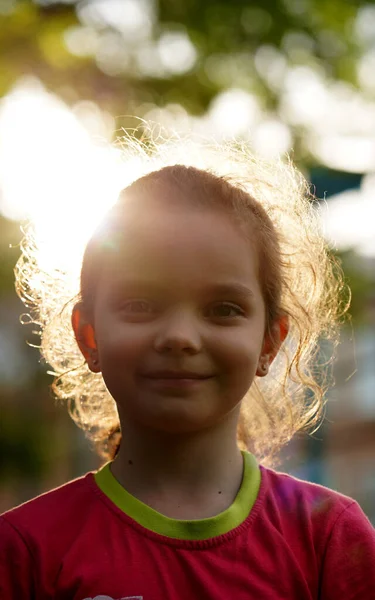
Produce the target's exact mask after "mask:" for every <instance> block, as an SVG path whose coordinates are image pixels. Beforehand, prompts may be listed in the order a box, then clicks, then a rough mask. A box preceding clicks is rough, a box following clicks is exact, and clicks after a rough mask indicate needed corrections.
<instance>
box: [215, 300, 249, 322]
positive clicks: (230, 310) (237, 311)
mask: <svg viewBox="0 0 375 600" xmlns="http://www.w3.org/2000/svg"><path fill="white" fill-rule="evenodd" d="M209 315H210V317H214V318H222V319H230V318H233V317H242V316H244V311H243V309H242V308H241V307H240V306H237V304H232V303H230V302H220V303H218V304H214V305H213V306H211V307H210V309H209Z"/></svg>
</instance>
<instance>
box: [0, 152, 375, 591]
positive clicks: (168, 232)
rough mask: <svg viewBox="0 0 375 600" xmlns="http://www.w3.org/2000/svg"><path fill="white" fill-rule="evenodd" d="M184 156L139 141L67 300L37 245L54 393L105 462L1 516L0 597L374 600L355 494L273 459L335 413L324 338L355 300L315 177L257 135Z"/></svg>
mask: <svg viewBox="0 0 375 600" xmlns="http://www.w3.org/2000/svg"><path fill="white" fill-rule="evenodd" d="M129 147H130V151H131V152H134V149H135V151H136V152H137V149H138V150H141V151H142V152H143V150H142V147H141V146H140V145H139V147H137V144H136V143H135V142H134V141H132V142H131V144H130V146H128V148H129ZM181 148H182V151H183V152H185V155H186V156H191V157H193V158H190V160H189V161H187V160H186V158H185V159H182V158H181V157H180V156H179V155H178V151H179V150H181ZM172 152H173V158H172V159H170V160H169V159H168V158H165V157H164V163H165V164H164V167H163V168H161V167H162V163H159V164H158V163H154V162H153V160H154V158H153V157H152V156H151V157H147V156H146V155H145V154H144V157H143V158H144V160H145V161H146V171H148V173H146V174H144V175H143V176H142V177H139V178H138V179H136V180H135V181H134V182H133V183H132V184H131V185H129V186H127V188H126V189H125V190H124V191H123V192H122V193H121V195H120V198H119V200H118V202H117V203H116V204H115V206H114V207H113V208H112V209H111V210H110V211H109V212H108V214H107V216H106V218H105V219H104V221H103V223H102V224H101V226H100V227H99V228H98V229H97V231H96V232H95V233H94V234H93V236H92V238H91V239H90V241H89V242H88V244H87V247H86V250H85V254H84V258H83V263H82V269H81V275H80V294H79V297H78V298H76V299H75V300H74V302H73V304H69V303H68V304H66V297H65V295H64V293H63V292H61V298H60V296H56V292H55V291H54V288H53V287H52V286H51V282H50V281H48V285H47V284H46V285H45V289H44V290H40V289H37V288H36V284H35V281H37V278H35V272H37V269H38V266H37V259H36V258H35V257H34V258H35V260H30V255H29V254H28V252H30V250H29V246H28V244H27V240H26V242H25V244H24V258H23V259H21V261H20V263H19V265H18V269H17V278H18V289H19V290H21V289H23V290H26V293H27V295H28V298H29V299H30V297H33V298H34V302H35V303H36V305H37V308H38V322H39V323H40V324H41V325H42V327H43V328H44V331H43V336H42V351H43V354H44V357H45V358H46V360H47V361H48V362H49V363H50V364H52V366H53V367H54V369H55V373H56V375H57V380H56V382H55V391H56V393H57V394H58V395H59V396H60V397H63V398H67V399H69V403H70V404H69V407H70V412H71V415H72V417H73V418H74V419H75V421H76V422H77V423H78V424H79V425H80V426H81V427H83V428H84V429H86V430H87V431H88V434H89V435H90V436H91V439H92V440H94V441H95V442H96V443H97V444H98V445H99V447H100V448H101V452H102V454H103V455H105V456H106V458H107V461H108V462H107V463H106V464H105V465H104V467H102V468H101V469H99V470H98V471H97V472H96V473H88V474H87V475H85V476H84V477H81V478H79V479H76V480H75V481H72V482H70V483H68V484H66V485H63V486H62V487H60V488H58V489H56V490H53V491H51V492H49V493H47V494H44V495H42V496H40V497H39V498H36V499H34V500H32V501H30V502H27V503H25V504H24V505H22V506H20V507H18V508H15V509H13V510H11V511H9V512H7V513H5V514H4V515H3V516H2V518H1V520H0V557H1V558H0V592H1V593H0V597H1V599H2V600H31V599H33V600H36V599H37V600H52V599H55V600H92V599H96V600H99V599H100V600H120V599H121V600H130V599H131V598H132V599H139V600H140V599H143V600H162V599H163V600H166V599H169V600H172V599H176V600H177V599H178V600H192V599H207V600H210V599H212V600H219V599H223V600H224V599H225V600H227V599H228V598H230V599H236V600H249V599H272V600H277V599H280V600H281V599H283V600H284V599H288V600H293V599H294V600H318V599H319V600H342V599H345V600H349V599H350V600H354V599H357V600H369V599H370V598H375V533H374V530H373V528H372V526H371V525H370V523H369V521H368V520H367V518H366V517H365V515H364V514H363V512H362V511H361V509H360V508H359V506H358V505H357V504H356V502H354V501H353V500H351V499H350V498H347V497H345V496H343V495H340V494H338V493H336V492H333V491H331V490H328V489H326V488H324V487H321V486H317V485H314V484H310V483H307V482H303V481H299V480H297V479H295V478H293V477H291V476H288V475H285V474H281V473H277V472H275V471H273V470H271V469H270V468H267V467H266V466H264V465H265V463H266V461H267V460H268V461H269V460H270V459H271V458H272V457H274V456H275V454H276V451H277V450H278V449H279V448H280V447H281V446H282V445H283V444H285V443H286V442H287V441H288V440H289V439H290V438H291V436H292V435H293V433H295V432H296V431H298V430H301V429H303V428H306V427H307V426H308V425H309V424H313V423H314V422H315V421H316V419H317V417H318V416H319V414H320V413H321V409H322V405H323V400H322V399H323V393H324V382H323V381H322V376H321V371H322V366H321V365H319V364H318V359H317V342H318V340H321V339H323V338H324V337H326V338H332V339H333V336H334V334H335V331H336V329H335V326H336V325H337V322H338V319H339V317H340V315H341V314H342V313H343V312H344V310H345V309H344V308H342V306H341V304H340V300H339V298H340V297H341V290H342V287H343V284H342V277H341V276H340V273H339V270H338V269H337V268H336V267H335V265H334V263H333V261H332V259H331V258H330V257H329V255H328V253H327V251H326V249H325V245H324V242H323V239H322V237H321V235H320V233H319V229H318V226H317V217H316V212H315V209H314V207H313V206H312V204H311V202H310V200H309V199H308V186H307V184H306V183H305V181H304V180H303V178H302V176H301V175H299V174H298V173H297V172H296V171H295V170H294V169H293V167H292V166H291V165H283V164H282V163H281V162H278V163H276V164H275V165H268V164H266V163H265V162H263V161H261V160H258V159H255V158H254V157H252V156H251V155H250V154H249V152H248V151H247V150H246V147H244V146H239V145H235V144H231V145H227V146H226V147H225V148H221V149H219V151H218V152H217V151H216V152H215V151H214V150H213V149H212V148H207V149H206V154H204V156H205V157H206V158H205V160H206V162H202V161H201V160H200V158H199V156H198V158H197V156H196V155H194V154H193V153H191V151H190V150H189V149H187V150H186V145H184V146H181V145H180V146H178V145H177V146H176V147H172ZM163 153H164V155H165V154H166V148H165V147H163V148H161V149H159V155H163ZM207 157H208V158H207ZM219 158H221V159H224V165H225V168H223V169H221V166H220V164H219V162H218V160H219ZM182 163H184V164H182ZM155 164H156V166H157V167H158V168H156V169H155V168H154V166H155ZM194 165H195V166H194ZM197 167H199V168H197ZM201 167H203V168H201ZM230 173H231V174H232V175H231V176H229V175H230ZM72 218H74V215H72ZM31 245H32V244H31V242H30V248H31ZM55 275H56V277H57V276H58V273H57V272H56V273H55ZM60 275H61V274H60ZM33 276H34V278H33ZM40 280H41V279H39V281H40ZM33 282H34V283H33ZM59 283H60V284H61V281H60V282H59ZM33 285H34V287H33ZM59 289H60V290H61V285H60V288H59ZM53 301H56V302H57V305H56V304H55V305H53ZM59 301H60V302H61V306H59V305H58V302H59ZM63 304H65V309H64V310H60V309H61V308H62V305H63ZM69 306H72V310H71V311H70V309H69ZM69 311H70V312H71V323H72V329H73V331H74V338H75V340H76V342H75V341H74V339H73V335H71V333H70V331H69V329H68V328H67V327H66V323H65V322H64V319H65V318H66V316H67V315H69ZM58 316H59V318H60V320H61V325H60V326H59V324H58ZM69 319H70V316H69ZM76 343H77V344H76ZM78 347H79V350H80V352H81V353H82V355H83V357H84V359H85V363H84V364H82V363H81V362H80V360H79V358H78V352H79V351H78ZM307 390H308V391H309V395H308V396H307V394H306V391H307ZM306 398H308V400H307V399H306ZM120 431H121V433H120ZM249 450H251V453H250V452H249ZM256 457H257V459H258V460H257V459H256ZM260 460H262V463H263V464H262V465H260V464H259V462H258V461H260Z"/></svg>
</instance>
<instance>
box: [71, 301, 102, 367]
mask: <svg viewBox="0 0 375 600" xmlns="http://www.w3.org/2000/svg"><path fill="white" fill-rule="evenodd" d="M71 322H72V327H73V331H74V336H75V339H76V342H77V344H78V347H79V349H80V350H81V352H82V354H83V356H84V358H85V360H86V362H87V365H88V367H89V369H90V371H92V372H93V373H99V372H100V366H99V359H98V351H97V345H96V339H95V332H94V328H93V325H92V324H91V323H90V322H89V321H88V320H87V319H86V318H85V315H84V311H83V307H82V304H81V303H80V302H79V303H78V304H76V305H75V306H74V308H73V310H72V318H71Z"/></svg>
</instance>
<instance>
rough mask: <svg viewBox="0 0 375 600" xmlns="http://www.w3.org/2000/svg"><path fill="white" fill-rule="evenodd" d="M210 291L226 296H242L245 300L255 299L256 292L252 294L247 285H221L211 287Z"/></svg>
mask: <svg viewBox="0 0 375 600" xmlns="http://www.w3.org/2000/svg"><path fill="white" fill-rule="evenodd" d="M209 289H210V291H211V292H212V293H214V294H218V295H220V294H222V295H224V296H227V295H231V294H235V295H236V296H242V297H244V298H249V297H251V298H253V297H254V292H252V291H251V290H250V289H249V288H248V287H246V285H243V284H242V283H219V284H214V285H212V286H210V288H209Z"/></svg>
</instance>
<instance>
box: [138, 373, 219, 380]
mask: <svg viewBox="0 0 375 600" xmlns="http://www.w3.org/2000/svg"><path fill="white" fill-rule="evenodd" d="M143 377H146V378H147V379H176V380H177V379H181V380H184V379H196V380H202V379H210V378H211V377H212V375H206V374H203V373H195V372H193V371H153V372H150V373H145V374H143Z"/></svg>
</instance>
